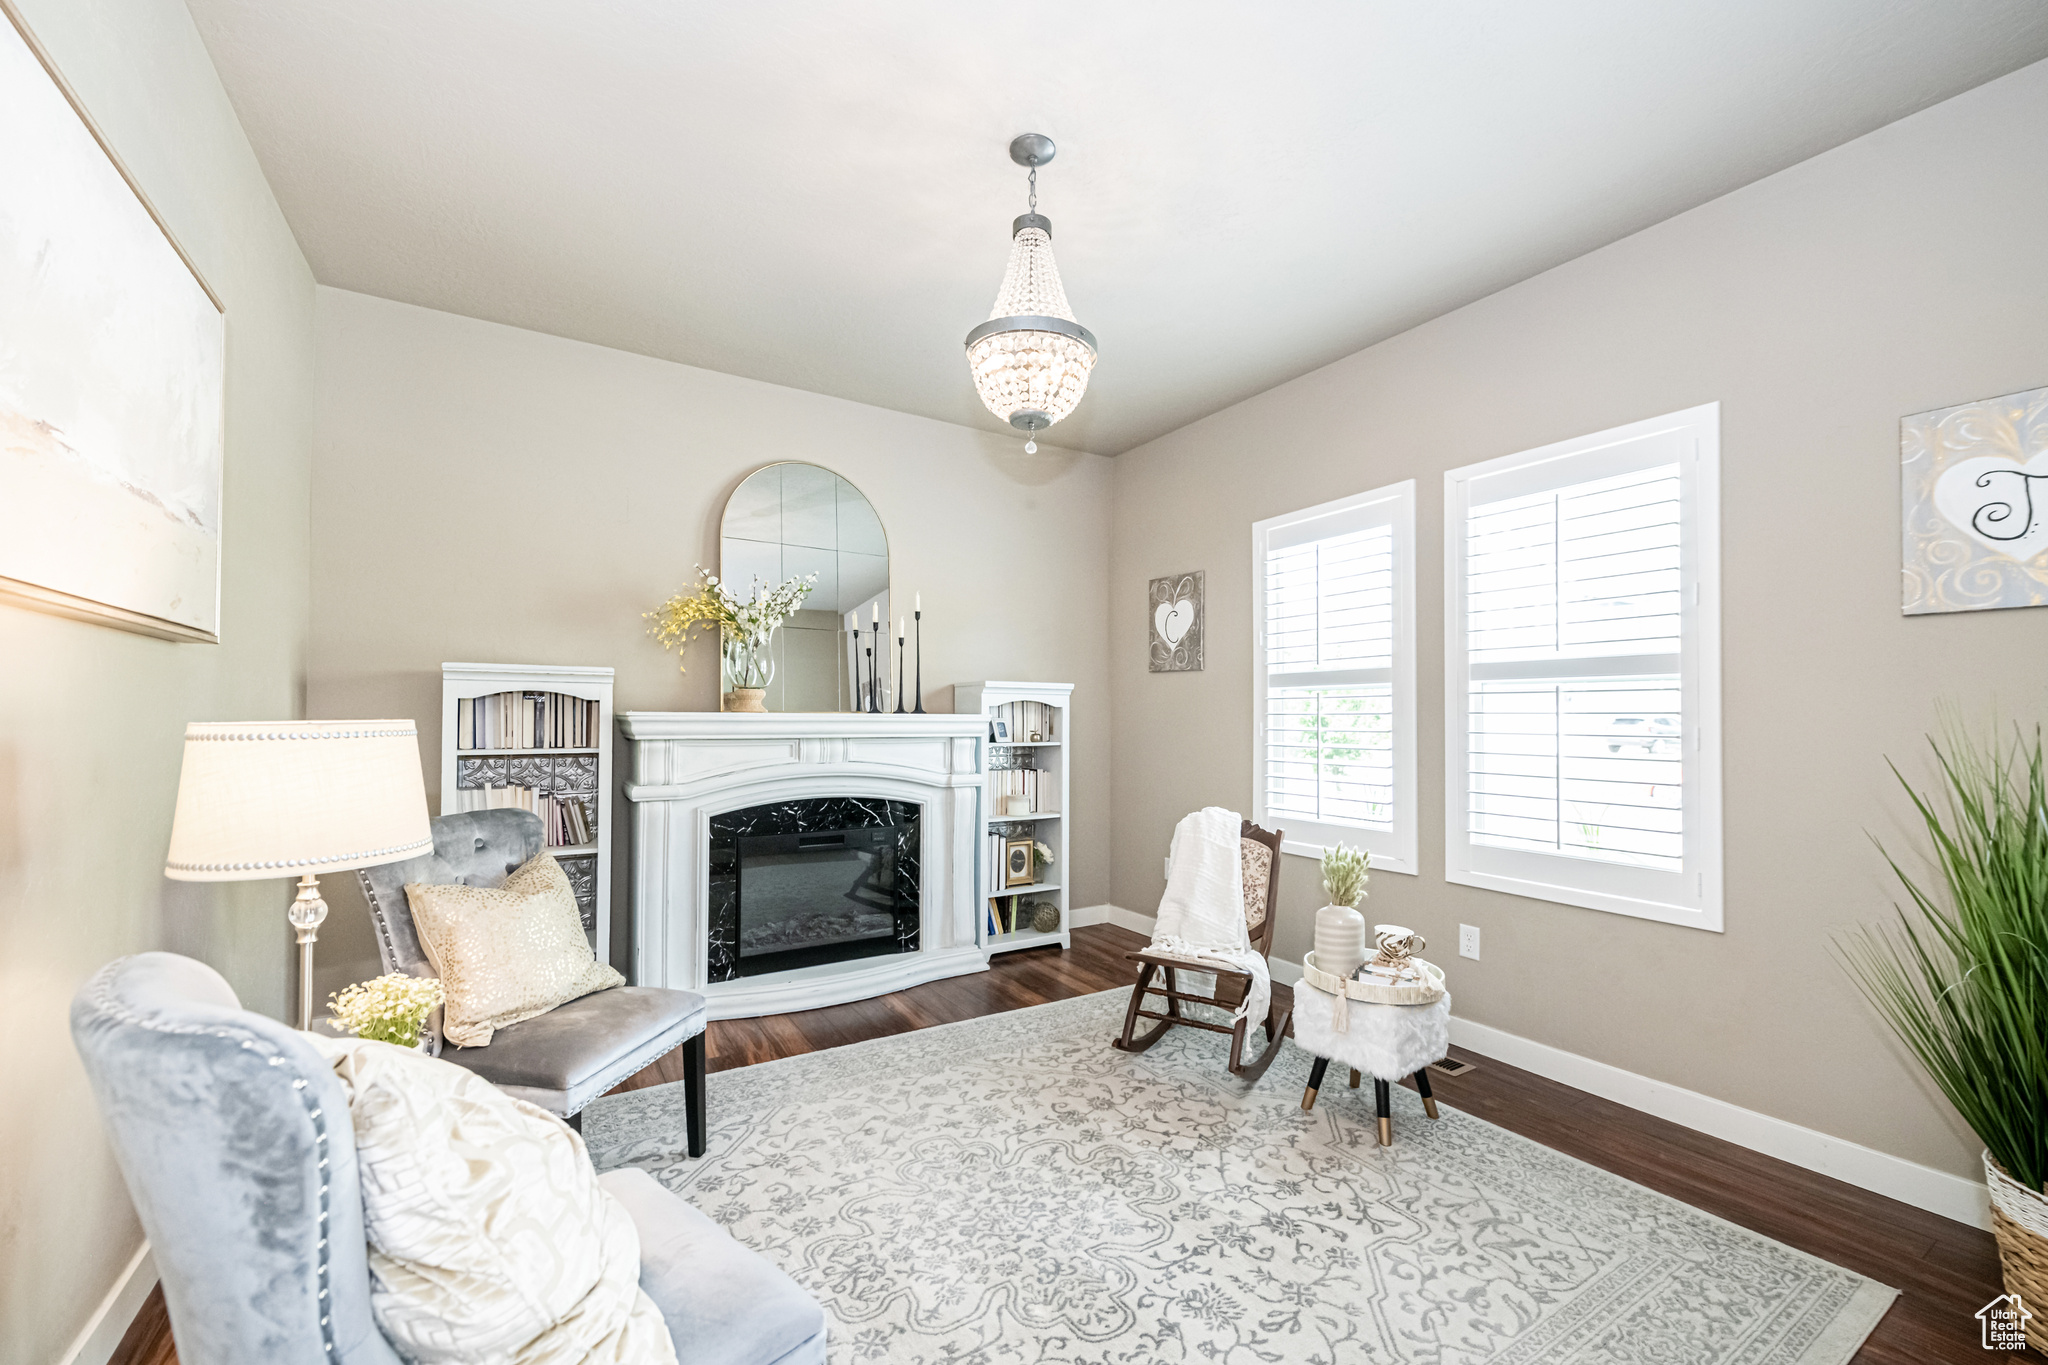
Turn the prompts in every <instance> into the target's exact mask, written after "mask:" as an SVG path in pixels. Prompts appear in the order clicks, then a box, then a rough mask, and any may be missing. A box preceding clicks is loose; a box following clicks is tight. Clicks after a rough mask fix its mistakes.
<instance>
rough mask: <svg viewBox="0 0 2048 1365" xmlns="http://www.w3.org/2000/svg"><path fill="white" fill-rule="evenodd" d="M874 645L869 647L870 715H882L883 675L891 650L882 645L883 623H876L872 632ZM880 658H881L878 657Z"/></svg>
mask: <svg viewBox="0 0 2048 1365" xmlns="http://www.w3.org/2000/svg"><path fill="white" fill-rule="evenodd" d="M871 633H872V636H873V639H874V643H873V644H871V645H869V646H868V713H869V714H870V715H876V716H879V715H881V714H882V673H881V670H882V669H884V668H887V667H888V666H889V649H888V646H886V645H884V644H883V643H882V623H881V622H880V621H876V622H875V626H874V630H873V631H872V632H871ZM877 656H879V658H878V657H877Z"/></svg>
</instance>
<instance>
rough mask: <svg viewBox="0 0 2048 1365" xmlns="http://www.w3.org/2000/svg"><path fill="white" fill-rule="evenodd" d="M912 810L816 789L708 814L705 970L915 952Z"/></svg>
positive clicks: (770, 968)
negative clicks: (814, 794) (798, 797)
mask: <svg viewBox="0 0 2048 1365" xmlns="http://www.w3.org/2000/svg"><path fill="white" fill-rule="evenodd" d="M921 809H922V808H921V807H920V806H918V805H916V804H915V803H913V802H908V801H885V800H869V799H863V798H859V797H818V798H813V799H810V800H803V801H780V802H776V803H774V804H772V805H766V806H749V807H747V808H746V809H745V810H738V811H728V812H727V813H725V814H723V815H718V816H714V817H712V820H711V850H710V853H711V857H710V888H709V889H710V893H711V894H710V917H709V919H710V923H709V926H708V937H709V942H708V944H707V947H708V949H709V952H708V953H707V957H706V961H707V966H708V968H709V971H708V977H709V979H710V980H712V981H731V980H733V979H734V978H736V977H743V976H761V975H764V974H766V973H769V972H782V971H788V970H790V969H792V968H796V967H814V966H818V965H820V964H822V963H828V962H847V961H852V960H854V959H856V958H866V957H882V956H886V955H888V954H892V953H914V952H916V951H917V948H918V920H919V900H918V880H919V877H918V856H917V855H918V825H919V815H920V812H921Z"/></svg>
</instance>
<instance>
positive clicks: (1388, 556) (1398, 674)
mask: <svg viewBox="0 0 2048 1365" xmlns="http://www.w3.org/2000/svg"><path fill="white" fill-rule="evenodd" d="M1414 543H1415V483H1414V480H1412V479H1411V480H1408V481H1406V482H1404V483H1399V484H1395V485H1392V486H1391V487H1388V488H1381V489H1376V490H1374V491H1372V492H1370V493H1361V494H1359V495H1357V496H1356V497H1351V498H1343V499H1340V500H1338V501H1336V502H1331V503H1324V504H1323V505H1321V506H1319V507H1311V508H1308V509H1306V510H1305V511H1301V512H1294V513H1290V514H1288V515H1286V516H1282V517H1273V518H1270V519H1268V520H1266V521H1262V522H1259V523H1258V524H1257V525H1256V526H1254V527H1253V528H1252V547H1253V570H1254V581H1255V583H1256V585H1257V586H1256V592H1255V597H1254V601H1255V606H1254V630H1253V638H1254V649H1253V684H1252V686H1253V697H1254V711H1255V714H1254V725H1255V727H1256V731H1257V739H1256V743H1255V753H1256V755H1257V757H1256V760H1255V764H1254V766H1255V768H1256V770H1257V771H1256V775H1255V782H1256V788H1255V795H1254V802H1253V811H1254V813H1253V817H1252V818H1253V819H1254V820H1256V821H1257V822H1258V823H1259V824H1261V825H1263V826H1265V827H1266V828H1267V829H1277V830H1280V831H1281V832H1282V833H1283V834H1284V835H1285V836H1286V841H1285V843H1284V844H1283V845H1282V847H1283V848H1284V849H1285V850H1286V851H1287V852H1290V853H1306V854H1309V855H1311V856H1313V855H1316V854H1320V853H1321V852H1322V850H1323V849H1324V848H1325V847H1327V846H1329V845H1331V844H1334V843H1339V842H1341V843H1346V844H1350V845H1352V846H1353V847H1357V848H1363V849H1365V850H1366V851H1367V852H1368V853H1370V854H1371V855H1372V865H1373V866H1374V867H1375V868H1378V869H1382V870H1385V871H1390V872H1407V873H1413V872H1415V871H1416V859H1415V827H1416V810H1415V658H1414V655H1415V582H1414V579H1415V574H1414V567H1415V548H1414Z"/></svg>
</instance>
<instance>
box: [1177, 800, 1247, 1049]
mask: <svg viewBox="0 0 2048 1365" xmlns="http://www.w3.org/2000/svg"><path fill="white" fill-rule="evenodd" d="M1243 825H1244V821H1243V819H1242V817H1240V816H1239V815H1238V813H1237V812H1236V811H1234V810H1225V809H1223V807H1221V806H1205V807H1203V808H1202V809H1201V810H1198V811H1196V812H1195V813H1194V814H1193V815H1189V816H1186V817H1184V818H1183V819H1182V820H1181V822H1180V823H1179V824H1178V825H1175V826H1174V827H1173V847H1172V848H1171V849H1170V850H1169V851H1168V854H1167V857H1168V859H1169V860H1170V865H1169V867H1168V870H1167V875H1166V894H1165V895H1164V896H1161V897H1160V898H1159V918H1158V920H1157V921H1156V922H1155V923H1154V925H1153V929H1152V947H1153V949H1154V951H1156V952H1160V953H1166V954H1169V955H1171V956H1173V957H1179V958H1185V959H1187V960H1188V961H1191V962H1196V963H1201V964H1204V965H1206V966H1211V967H1228V968H1231V969H1232V970H1235V971H1240V972H1243V973H1245V974H1246V975H1247V976H1249V977H1251V979H1252V984H1251V989H1250V990H1248V991H1246V992H1245V996H1244V1004H1243V1006H1241V1007H1240V1008H1239V1009H1238V1011H1237V1013H1236V1014H1234V1015H1232V1016H1231V1017H1232V1018H1233V1019H1250V1020H1252V1021H1253V1022H1254V1023H1262V1022H1264V1020H1265V1018H1266V1010H1267V1006H1268V1004H1269V1003H1270V1001H1271V1000H1272V998H1273V978H1272V974H1271V973H1270V972H1269V971H1267V969H1266V959H1265V958H1263V957H1261V956H1259V954H1258V952H1257V951H1256V950H1254V949H1253V947H1252V940H1251V935H1250V934H1249V933H1247V932H1246V930H1245V925H1244V858H1243V854H1242V852H1241V851H1240V849H1239V846H1238V840H1239V833H1238V831H1239V830H1240V829H1241V828H1242V827H1243Z"/></svg>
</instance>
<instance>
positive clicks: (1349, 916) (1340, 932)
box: [1316, 905, 1365, 976]
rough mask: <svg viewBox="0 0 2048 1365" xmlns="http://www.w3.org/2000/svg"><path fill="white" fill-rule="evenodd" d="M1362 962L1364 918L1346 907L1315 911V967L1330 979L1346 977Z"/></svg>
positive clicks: (1328, 907)
mask: <svg viewBox="0 0 2048 1365" xmlns="http://www.w3.org/2000/svg"><path fill="white" fill-rule="evenodd" d="M1364 961H1365V916H1364V915H1361V914H1359V913H1358V912H1357V911H1356V910H1354V909H1352V908H1351V907H1350V906H1348V905H1326V906H1324V907H1323V908H1322V909H1320V910H1318V911H1316V965H1317V966H1318V967H1321V968H1322V969H1323V970H1324V971H1326V972H1329V973H1330V974H1331V975H1333V976H1349V975H1351V974H1352V973H1353V972H1355V971H1357V970H1358V968H1359V965H1360V964H1361V963H1363V962H1364Z"/></svg>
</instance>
